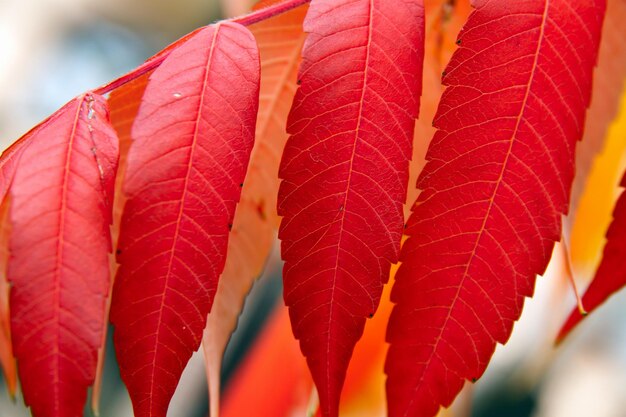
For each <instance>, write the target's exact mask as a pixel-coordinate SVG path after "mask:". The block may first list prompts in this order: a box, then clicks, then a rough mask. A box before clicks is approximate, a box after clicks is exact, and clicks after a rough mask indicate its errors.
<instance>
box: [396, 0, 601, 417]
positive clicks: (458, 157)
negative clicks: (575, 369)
mask: <svg viewBox="0 0 626 417" xmlns="http://www.w3.org/2000/svg"><path fill="white" fill-rule="evenodd" d="M474 5H475V7H476V10H475V11H474V12H473V13H472V15H471V16H470V18H469V20H468V22H467V24H466V25H465V27H464V29H463V30H462V31H461V34H460V35H459V40H458V43H459V44H460V48H459V49H458V50H457V52H456V53H455V54H454V55H453V57H452V60H451V62H450V64H449V65H448V67H447V69H446V71H445V73H444V78H443V82H444V84H445V85H447V86H448V87H447V89H446V91H445V92H444V94H443V97H442V99H441V103H440V106H439V110H438V113H437V115H436V117H435V121H434V123H435V127H437V128H438V131H437V133H436V134H435V137H434V138H433V140H432V142H431V145H430V148H429V151H428V154H427V160H428V163H427V165H426V167H425V168H424V171H423V172H422V174H421V175H420V178H419V181H418V188H420V189H421V190H422V192H421V194H420V196H419V198H418V200H417V203H416V204H415V206H414V208H413V214H412V216H411V218H410V220H409V224H408V229H407V234H408V235H409V236H410V237H409V239H408V240H407V242H406V243H405V245H404V246H403V249H402V254H401V257H400V260H401V262H402V264H401V266H400V269H399V271H398V273H397V274H396V279H395V284H394V289H393V291H392V301H393V302H394V303H396V306H395V308H394V310H393V313H392V316H391V318H390V322H389V327H388V332H387V340H388V341H389V343H390V344H391V346H390V350H389V352H388V355H387V362H386V365H385V370H386V373H387V375H388V380H387V399H388V407H389V415H390V417H395V416H433V415H435V414H436V413H437V410H438V409H439V407H440V406H441V405H443V406H448V405H450V404H451V402H452V400H453V399H454V397H455V396H456V395H457V394H458V392H459V391H460V389H461V388H462V386H463V383H464V380H465V379H468V380H476V379H477V378H479V377H480V376H481V375H482V373H483V372H484V370H485V368H486V366H487V363H488V361H489V359H490V358H491V355H492V354H493V351H494V349H495V346H496V342H499V343H504V342H506V341H507V339H508V337H509V335H510V333H511V329H512V326H513V323H514V321H515V320H517V318H518V317H519V315H520V313H521V309H522V306H523V302H524V297H525V296H530V295H531V294H532V291H533V287H534V280H535V276H536V274H538V273H542V272H543V271H544V270H545V268H546V265H547V263H548V260H549V258H550V254H551V252H552V247H553V246H554V241H556V240H559V239H560V236H561V230H560V226H561V216H562V214H563V213H565V212H566V211H567V202H568V198H569V192H570V188H571V183H572V178H573V174H574V162H573V161H574V148H575V144H576V141H577V140H578V139H579V138H580V137H581V135H582V128H583V122H584V115H585V110H586V108H587V105H588V104H589V100H590V92H591V75H592V69H593V66H594V64H595V59H596V53H597V49H598V42H599V37H600V28H601V23H602V17H603V13H604V2H603V1H601V0H598V1H594V2H590V1H586V0H585V1H583V0H579V1H565V0H551V1H550V0H531V1H525V2H510V1H504V0H491V1H488V0H484V1H483V0H481V1H475V2H474ZM565 34H567V35H565Z"/></svg>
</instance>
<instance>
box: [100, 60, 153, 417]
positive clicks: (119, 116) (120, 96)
mask: <svg viewBox="0 0 626 417" xmlns="http://www.w3.org/2000/svg"><path fill="white" fill-rule="evenodd" d="M150 74H152V71H150V72H148V73H146V74H144V75H142V76H141V77H139V78H136V79H134V80H132V81H131V82H129V83H128V84H125V85H124V86H122V87H120V88H118V89H116V90H115V91H113V92H112V93H111V95H110V96H109V98H108V100H107V101H108V103H109V110H110V118H111V125H112V126H113V128H114V129H115V131H116V132H117V136H118V138H119V149H120V158H119V164H118V169H117V177H116V178H115V196H114V199H113V222H112V223H113V228H112V241H113V247H117V240H118V237H119V229H120V222H121V220H122V212H123V210H124V204H125V203H126V196H125V195H124V192H123V190H122V186H123V183H124V176H125V173H126V160H127V159H128V150H129V149H130V144H131V141H132V139H131V128H132V125H133V122H134V121H135V117H136V116H137V113H138V112H139V105H140V104H141V98H142V97H143V93H144V91H145V89H146V86H147V85H148V78H149V76H150ZM110 261H111V262H110V264H111V284H110V287H111V288H112V287H113V283H114V278H115V274H116V272H117V266H118V264H117V262H116V261H115V258H113V257H111V259H110ZM110 309H111V293H109V296H108V297H107V303H106V315H105V317H106V318H107V322H108V317H109V311H110ZM107 330H108V326H105V327H104V332H103V333H102V345H101V346H100V349H99V350H98V367H97V369H96V379H95V382H94V384H93V389H92V392H91V409H92V410H93V412H94V414H95V415H98V414H99V405H100V396H101V393H102V377H103V372H104V360H105V356H106V339H107Z"/></svg>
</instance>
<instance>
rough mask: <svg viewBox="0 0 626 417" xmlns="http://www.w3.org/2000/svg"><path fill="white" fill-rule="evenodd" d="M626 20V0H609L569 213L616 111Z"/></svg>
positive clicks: (625, 63) (624, 64)
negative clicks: (625, 23)
mask: <svg viewBox="0 0 626 417" xmlns="http://www.w3.org/2000/svg"><path fill="white" fill-rule="evenodd" d="M625 21H626V1H623V0H608V1H607V10H606V17H605V19H604V26H603V28H602V41H601V42H600V51H599V54H598V66H597V68H596V70H595V71H594V76H593V93H592V98H591V104H590V107H589V110H588V111H587V118H586V122H585V131H584V134H583V140H582V142H581V143H580V144H579V148H578V150H577V152H576V180H575V182H574V186H573V188H572V203H571V207H572V213H575V212H576V211H575V210H576V209H577V206H578V203H579V200H580V197H581V194H582V192H583V190H584V187H585V184H586V181H587V174H588V172H589V170H590V168H591V165H592V163H593V160H594V158H595V157H596V155H597V153H598V152H600V151H601V150H602V148H603V147H604V140H605V138H606V133H607V130H608V128H609V126H610V124H611V121H613V120H614V119H615V117H616V116H617V113H618V111H619V105H620V97H621V94H622V90H623V86H624V77H626V42H624V22H625ZM619 175H620V173H617V174H616V176H617V177H619ZM608 210H609V211H610V210H611V208H610V207H609V208H608ZM608 216H610V214H609V215H608ZM572 217H574V216H572ZM572 250H573V249H572ZM598 251H599V250H598Z"/></svg>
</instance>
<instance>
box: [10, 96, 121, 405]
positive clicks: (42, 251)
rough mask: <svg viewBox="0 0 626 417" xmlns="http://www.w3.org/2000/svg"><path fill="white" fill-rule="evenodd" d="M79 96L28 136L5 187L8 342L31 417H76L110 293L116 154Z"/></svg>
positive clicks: (97, 104)
mask: <svg viewBox="0 0 626 417" xmlns="http://www.w3.org/2000/svg"><path fill="white" fill-rule="evenodd" d="M108 117H109V115H108V109H107V105H106V101H105V100H104V98H103V97H101V96H96V95H92V94H86V95H84V96H81V97H80V98H77V99H75V100H73V101H71V102H70V103H68V104H67V105H66V106H65V107H63V108H62V109H61V110H59V112H57V114H56V115H55V116H53V117H52V118H51V119H50V120H49V121H48V122H45V123H44V124H43V125H42V126H41V127H40V128H38V129H37V130H36V131H34V132H33V133H32V136H31V138H30V144H29V146H28V147H26V148H25V149H24V151H23V154H22V156H21V158H20V160H19V165H18V167H17V170H16V172H15V178H14V180H13V185H12V187H11V211H10V215H11V221H12V224H13V228H12V231H11V237H10V252H11V258H10V260H9V265H8V277H9V281H10V283H11V293H10V304H11V333H12V337H13V348H14V353H15V357H16V358H17V362H18V365H19V368H18V370H19V376H20V381H21V383H22V391H23V393H24V401H25V403H26V404H27V405H28V406H30V407H31V408H32V413H33V415H34V416H35V417H40V416H50V417H60V416H79V415H82V412H83V406H84V403H85V399H86V395H87V388H88V386H89V385H91V384H92V383H93V381H94V376H95V372H96V362H97V351H98V348H99V347H100V343H101V341H102V331H103V327H104V325H105V322H104V310H105V300H106V296H107V294H108V290H109V260H108V254H109V253H110V251H111V239H110V230H109V227H110V222H111V204H112V200H113V183H114V179H115V172H116V169H117V159H118V145H117V137H116V135H115V132H114V130H113V128H112V127H111V125H110V124H109V121H108Z"/></svg>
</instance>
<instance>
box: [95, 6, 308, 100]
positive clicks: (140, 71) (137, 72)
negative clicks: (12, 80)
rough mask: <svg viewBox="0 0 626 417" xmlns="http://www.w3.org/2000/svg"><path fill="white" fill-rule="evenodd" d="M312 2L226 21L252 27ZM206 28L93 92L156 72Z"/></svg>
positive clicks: (111, 88)
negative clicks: (171, 55)
mask: <svg viewBox="0 0 626 417" xmlns="http://www.w3.org/2000/svg"><path fill="white" fill-rule="evenodd" d="M310 1H311V0H284V1H281V2H278V3H276V4H273V5H271V6H268V7H265V8H263V9H260V10H256V11H254V12H252V13H249V14H247V15H243V16H239V17H235V18H232V19H227V20H226V21H230V22H233V23H239V24H240V25H243V26H250V25H253V24H255V23H258V22H261V21H263V20H267V19H269V18H271V17H274V16H277V15H279V14H282V13H285V12H288V11H289V10H292V9H295V8H296V7H299V6H302V5H303V4H306V3H309V2H310ZM204 27H206V26H204ZM204 27H201V28H198V29H196V30H194V31H193V32H191V33H189V34H188V35H185V36H184V37H182V38H181V39H179V40H177V41H176V42H174V43H172V44H171V45H170V46H168V47H167V48H165V49H164V50H163V51H161V52H159V53H158V54H156V55H155V56H153V57H152V58H149V59H148V60H147V61H146V62H144V63H143V64H141V65H140V66H138V67H137V68H135V69H134V70H132V71H130V72H128V73H127V74H124V75H122V76H121V77H118V78H116V79H114V80H113V81H111V82H109V83H107V84H105V85H103V86H100V87H98V88H96V89H95V90H93V93H94V94H99V95H104V94H107V93H110V92H111V91H113V90H115V89H116V88H119V87H121V86H123V85H124V84H127V83H129V82H131V81H133V80H135V79H137V78H139V77H141V76H142V75H144V74H146V73H148V72H150V71H152V70H154V69H155V68H157V67H159V66H160V65H161V64H162V63H163V61H165V59H166V58H167V57H168V56H169V55H170V54H171V53H172V51H173V50H174V49H176V47H178V46H179V45H181V44H182V43H184V42H185V41H187V40H188V39H189V38H191V37H192V36H193V35H195V34H196V33H197V32H198V31H200V30H202V29H204Z"/></svg>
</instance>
